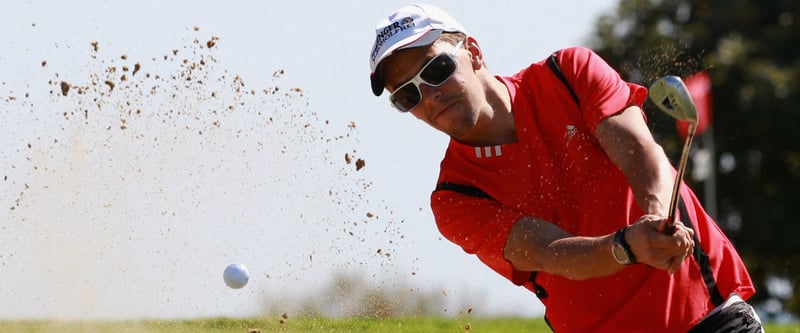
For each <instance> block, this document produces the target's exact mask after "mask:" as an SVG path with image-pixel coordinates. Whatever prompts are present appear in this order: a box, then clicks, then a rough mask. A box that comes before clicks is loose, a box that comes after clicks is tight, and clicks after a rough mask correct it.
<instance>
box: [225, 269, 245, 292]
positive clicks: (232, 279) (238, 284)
mask: <svg viewBox="0 0 800 333" xmlns="http://www.w3.org/2000/svg"><path fill="white" fill-rule="evenodd" d="M222 279H223V280H225V284H226V285H228V287H231V288H233V289H239V288H242V287H244V286H245V285H247V281H249V280H250V272H248V271H247V267H245V266H244V265H242V264H230V265H228V267H225V272H224V273H222Z"/></svg>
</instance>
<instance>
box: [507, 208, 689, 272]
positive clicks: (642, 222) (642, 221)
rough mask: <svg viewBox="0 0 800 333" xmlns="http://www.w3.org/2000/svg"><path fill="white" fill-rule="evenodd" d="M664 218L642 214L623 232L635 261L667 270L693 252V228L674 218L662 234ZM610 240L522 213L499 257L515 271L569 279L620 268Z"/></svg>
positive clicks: (676, 266)
mask: <svg viewBox="0 0 800 333" xmlns="http://www.w3.org/2000/svg"><path fill="white" fill-rule="evenodd" d="M663 219H664V218H663V217H661V216H656V215H644V216H642V217H641V218H639V220H638V221H636V223H634V224H632V225H630V226H629V227H628V230H627V231H626V233H625V234H626V239H627V240H628V243H629V244H630V245H631V248H632V250H633V252H634V253H635V254H636V256H637V260H638V261H639V262H640V263H644V264H647V265H649V266H651V267H655V268H658V269H663V270H666V271H667V272H669V273H670V274H671V273H673V272H675V271H676V270H677V269H678V268H679V267H680V266H681V264H682V261H683V259H685V258H686V257H687V256H689V255H691V254H692V249H693V248H694V241H693V240H692V239H693V238H692V237H693V235H694V231H693V230H691V229H688V228H686V227H685V226H684V225H683V224H682V223H681V222H676V223H675V233H674V234H672V235H665V234H663V233H661V232H660V231H659V227H660V226H661V225H662V224H663ZM613 238H614V234H613V233H612V234H609V235H605V236H600V237H584V236H575V235H571V234H569V233H567V232H565V231H564V230H562V229H561V228H559V227H558V226H556V225H554V224H552V223H550V222H547V221H544V220H540V219H536V218H532V217H523V218H521V219H519V220H518V221H517V222H516V223H514V226H513V227H512V228H511V231H510V232H509V234H508V238H507V240H506V245H505V248H504V249H503V256H504V257H505V258H506V260H508V261H509V262H510V263H511V264H512V265H513V266H514V269H516V270H519V271H539V272H547V273H550V274H555V275H560V276H563V277H566V278H568V279H572V280H584V279H588V278H594V277H603V276H608V275H611V274H614V273H616V272H617V271H619V270H621V269H622V268H624V267H625V265H622V264H620V263H618V262H616V261H615V260H614V259H613V257H612V255H611V243H612V241H613Z"/></svg>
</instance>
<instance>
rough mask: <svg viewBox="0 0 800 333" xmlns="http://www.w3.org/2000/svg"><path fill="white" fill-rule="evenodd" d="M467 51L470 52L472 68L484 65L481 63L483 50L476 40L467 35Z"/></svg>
mask: <svg viewBox="0 0 800 333" xmlns="http://www.w3.org/2000/svg"><path fill="white" fill-rule="evenodd" d="M466 44H467V51H469V53H470V58H471V59H472V68H473V69H476V70H477V69H480V68H481V67H483V66H484V63H483V50H481V46H480V45H479V44H478V40H477V39H475V38H474V37H472V36H467V41H466Z"/></svg>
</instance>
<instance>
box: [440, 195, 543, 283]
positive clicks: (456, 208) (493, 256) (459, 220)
mask: <svg viewBox="0 0 800 333" xmlns="http://www.w3.org/2000/svg"><path fill="white" fill-rule="evenodd" d="M431 208H432V210H433V215H434V217H435V219H436V225H437V227H438V228H439V232H441V234H442V235H443V236H444V237H445V238H447V239H448V240H449V241H451V242H453V243H455V244H457V245H459V246H460V247H461V248H462V249H463V250H464V251H465V252H467V253H470V254H474V255H476V256H477V257H478V259H480V260H481V261H482V262H483V263H484V264H486V265H487V266H489V267H490V268H491V269H493V270H494V271H496V272H497V273H499V274H501V275H503V276H504V277H506V278H507V279H509V280H510V281H511V282H513V283H514V284H516V285H523V284H524V283H525V282H527V280H528V278H529V277H530V272H522V271H517V270H515V269H514V268H513V266H512V265H511V263H510V262H508V260H506V259H505V258H504V257H503V248H504V247H505V243H506V239H507V238H508V233H509V232H510V231H511V227H512V226H513V224H514V222H516V221H517V220H518V219H520V218H521V217H522V216H523V214H522V213H521V212H519V211H516V210H513V209H509V208H506V207H503V206H502V205H501V204H500V203H498V202H497V201H494V200H492V199H485V198H480V197H473V196H469V195H466V194H461V193H458V192H455V191H450V190H440V191H436V192H434V193H433V194H432V195H431Z"/></svg>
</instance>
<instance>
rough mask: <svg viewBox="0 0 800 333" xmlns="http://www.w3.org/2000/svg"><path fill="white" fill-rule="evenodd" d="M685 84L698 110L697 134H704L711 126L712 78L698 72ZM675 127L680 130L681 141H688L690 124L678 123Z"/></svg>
mask: <svg viewBox="0 0 800 333" xmlns="http://www.w3.org/2000/svg"><path fill="white" fill-rule="evenodd" d="M684 83H685V84H686V88H687V89H689V95H691V96H692V100H693V101H694V106H695V107H696V108H697V130H696V132H695V134H696V135H700V134H703V132H705V130H706V129H708V126H710V125H711V116H712V115H711V77H710V76H709V75H708V72H706V71H702V72H697V73H695V74H694V75H692V76H690V77H688V78H686V80H685V81H684ZM675 125H676V127H677V128H678V135H680V137H681V139H686V136H687V135H688V131H689V123H687V122H685V121H676V122H675Z"/></svg>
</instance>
